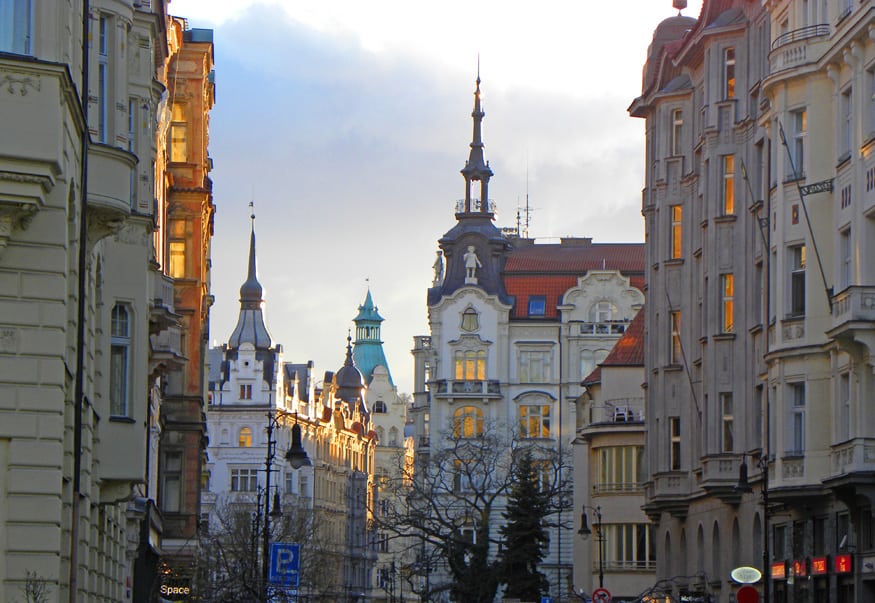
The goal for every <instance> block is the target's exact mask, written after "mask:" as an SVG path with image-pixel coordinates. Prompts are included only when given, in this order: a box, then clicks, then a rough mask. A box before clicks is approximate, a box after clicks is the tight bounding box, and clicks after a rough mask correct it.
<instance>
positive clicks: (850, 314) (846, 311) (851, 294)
mask: <svg viewBox="0 0 875 603" xmlns="http://www.w3.org/2000/svg"><path fill="white" fill-rule="evenodd" d="M832 317H833V324H835V325H840V324H843V323H846V322H855V321H873V320H875V287H863V286H858V285H854V286H851V287H848V288H846V289H844V290H842V291H840V292H839V293H837V294H836V295H835V296H834V297H833V305H832Z"/></svg>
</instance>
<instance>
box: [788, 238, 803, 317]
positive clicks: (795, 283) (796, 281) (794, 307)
mask: <svg viewBox="0 0 875 603" xmlns="http://www.w3.org/2000/svg"><path fill="white" fill-rule="evenodd" d="M788 254H789V263H790V308H789V310H790V316H804V315H805V264H806V258H805V255H806V254H805V245H794V246H792V247H790V248H789V249H788Z"/></svg>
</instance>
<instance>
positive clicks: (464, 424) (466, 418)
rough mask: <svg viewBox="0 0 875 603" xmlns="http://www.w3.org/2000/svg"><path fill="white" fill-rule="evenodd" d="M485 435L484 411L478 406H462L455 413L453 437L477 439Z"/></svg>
mask: <svg viewBox="0 0 875 603" xmlns="http://www.w3.org/2000/svg"><path fill="white" fill-rule="evenodd" d="M481 435H483V411H482V410H480V409H479V408H477V407H476V406H461V407H459V408H457V409H456V410H455V412H454V413H453V436H454V437H456V438H475V437H479V436H481Z"/></svg>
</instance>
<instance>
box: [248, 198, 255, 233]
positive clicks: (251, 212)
mask: <svg viewBox="0 0 875 603" xmlns="http://www.w3.org/2000/svg"><path fill="white" fill-rule="evenodd" d="M249 220H250V221H251V222H252V231H253V232H255V201H250V202H249Z"/></svg>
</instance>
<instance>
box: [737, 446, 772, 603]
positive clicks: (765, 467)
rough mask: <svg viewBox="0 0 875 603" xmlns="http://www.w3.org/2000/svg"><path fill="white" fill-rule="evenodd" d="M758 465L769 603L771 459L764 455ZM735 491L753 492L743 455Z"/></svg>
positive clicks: (765, 596) (765, 599)
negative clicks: (761, 490)
mask: <svg viewBox="0 0 875 603" xmlns="http://www.w3.org/2000/svg"><path fill="white" fill-rule="evenodd" d="M757 465H758V466H759V468H760V475H761V476H762V480H763V493H762V494H763V603H769V598H770V595H771V593H770V592H769V591H771V586H772V568H771V567H769V457H768V455H767V454H765V453H763V454H761V455H760V458H759V460H758V461H757ZM735 491H736V492H739V493H744V492H753V488H752V487H751V485H750V482H748V480H747V461H746V459H745V457H744V455H742V457H741V464H740V465H739V466H738V484H737V485H736V486H735Z"/></svg>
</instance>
